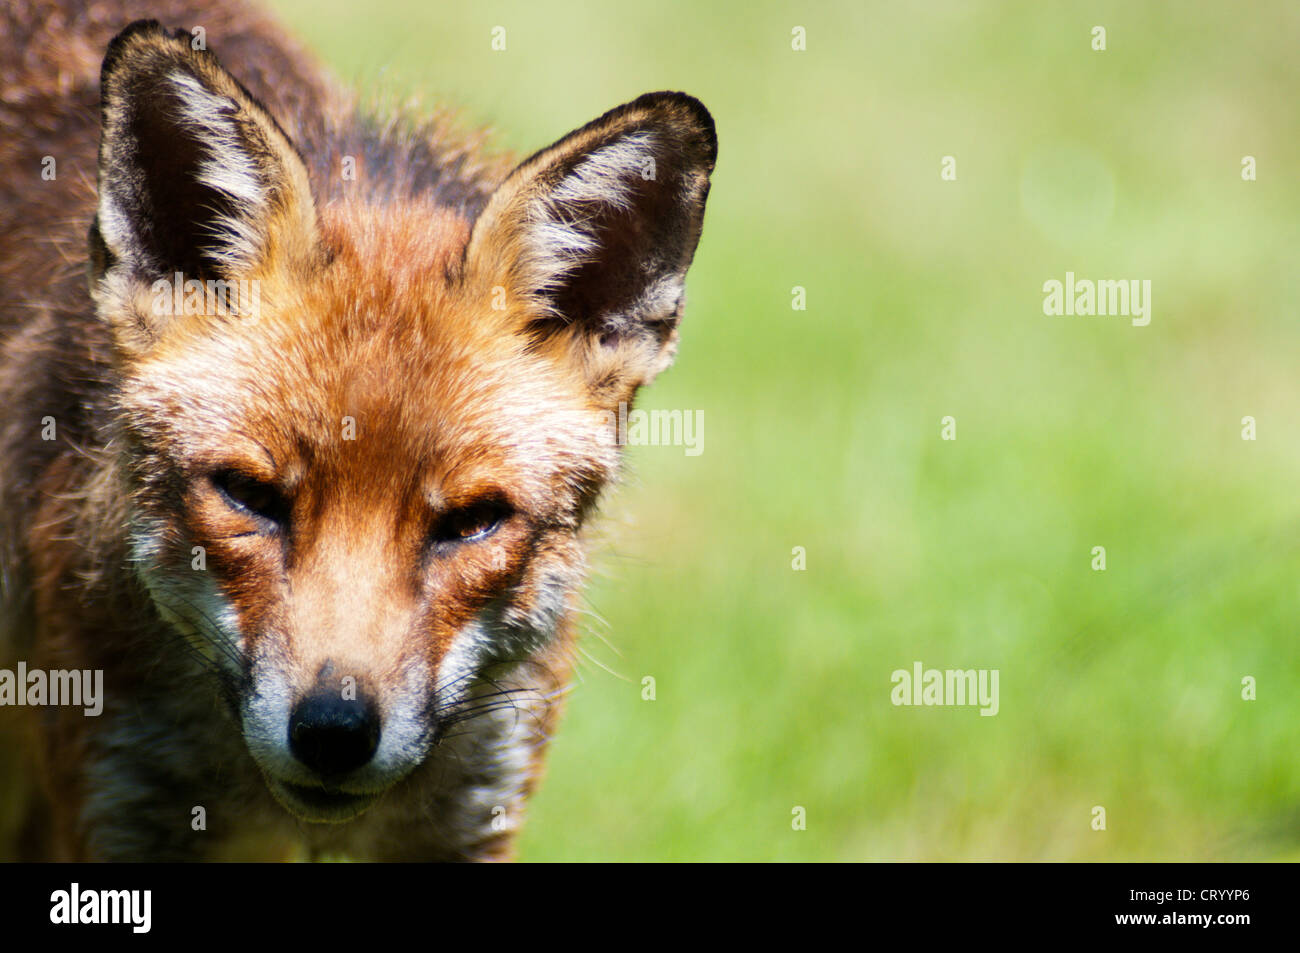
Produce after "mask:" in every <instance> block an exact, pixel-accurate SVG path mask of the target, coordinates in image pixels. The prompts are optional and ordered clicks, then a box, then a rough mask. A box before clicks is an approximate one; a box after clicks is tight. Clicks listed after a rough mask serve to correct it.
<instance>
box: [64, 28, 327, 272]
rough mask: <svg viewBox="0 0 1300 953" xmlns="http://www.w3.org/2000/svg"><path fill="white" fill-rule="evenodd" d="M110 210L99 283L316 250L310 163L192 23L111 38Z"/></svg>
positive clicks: (257, 264)
mask: <svg viewBox="0 0 1300 953" xmlns="http://www.w3.org/2000/svg"><path fill="white" fill-rule="evenodd" d="M100 108H101V139H100V146H99V208H98V212H97V214H96V217H95V223H94V225H93V226H92V227H91V232H90V252H91V280H92V287H93V285H94V284H95V283H97V282H98V280H99V279H100V278H102V277H104V275H105V274H106V273H110V272H117V273H119V274H121V275H122V276H123V277H126V278H128V279H134V280H143V281H152V280H154V279H158V278H171V277H172V275H173V274H174V273H176V272H181V273H183V274H184V275H185V276H186V277H187V278H200V279H204V278H233V277H236V276H241V275H246V274H249V273H250V272H253V271H255V270H258V269H261V268H266V267H268V266H273V265H278V264H280V263H281V262H280V261H278V260H272V259H273V256H274V258H275V259H283V260H284V261H292V260H293V259H295V258H302V257H304V256H310V255H311V254H312V253H313V252H314V250H315V248H316V245H317V229H316V212H315V206H314V204H313V202H312V196H311V187H310V184H309V182H308V179H307V170H306V168H305V167H304V166H303V163H302V160H301V158H299V156H298V153H297V152H296V151H295V149H294V147H293V144H292V143H291V142H290V141H289V138H288V136H286V135H285V133H284V131H283V130H282V129H281V128H280V127H279V125H278V124H277V123H276V121H275V120H274V119H273V118H272V117H271V116H270V114H269V113H267V111H266V110H265V109H264V108H263V107H262V106H261V104H260V103H258V102H257V100H256V99H254V98H253V96H252V95H251V94H250V93H249V92H248V91H247V90H246V89H244V88H243V86H241V85H240V84H239V82H238V81H236V80H235V78H234V77H232V76H231V75H230V74H229V73H228V72H226V70H225V69H224V68H223V67H222V66H221V65H220V63H218V62H217V59H216V57H215V56H213V55H212V54H211V53H209V52H208V51H207V50H206V49H195V48H194V44H193V42H192V38H191V36H190V34H189V33H187V32H185V31H184V30H177V31H176V32H174V33H171V32H168V31H166V30H164V29H163V28H162V27H161V26H159V25H158V23H157V22H156V21H153V20H141V21H137V22H136V23H133V24H131V25H130V26H128V27H127V28H126V29H125V30H123V31H122V32H121V33H119V34H118V35H117V36H116V37H114V38H113V40H112V42H111V43H109V46H108V52H107V53H106V55H105V57H104V66H103V71H102V73H101V76H100Z"/></svg>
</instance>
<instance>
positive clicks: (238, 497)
mask: <svg viewBox="0 0 1300 953" xmlns="http://www.w3.org/2000/svg"><path fill="white" fill-rule="evenodd" d="M212 485H213V486H215V487H216V488H217V491H218V492H219V493H220V494H221V495H222V496H223V497H224V498H225V500H226V502H227V503H228V504H230V506H231V507H232V508H233V509H236V510H240V511H242V512H245V513H249V514H251V515H253V516H256V517H259V518H261V519H264V520H268V521H269V522H272V523H275V524H276V525H283V524H284V523H286V522H287V521H288V518H289V502H288V500H286V499H285V498H284V495H283V494H282V493H281V492H280V491H279V490H277V489H276V488H275V487H274V486H272V485H271V484H270V483H266V482H265V481H263V480H258V479H256V478H255V477H250V476H247V475H246V474H243V473H240V472H239V471H237V470H221V471H218V472H217V473H214V474H213V475H212Z"/></svg>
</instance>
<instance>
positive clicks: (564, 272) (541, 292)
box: [466, 92, 718, 399]
mask: <svg viewBox="0 0 1300 953" xmlns="http://www.w3.org/2000/svg"><path fill="white" fill-rule="evenodd" d="M717 155H718V140H717V136H716V134H715V133H714V128H713V118H712V117H711V116H710V115H709V113H708V110H706V109H705V108H704V106H703V105H701V104H700V102H699V101H698V100H696V99H693V98H692V97H690V96H687V95H685V94H684V93H668V92H664V93H647V94H646V95H644V96H642V97H640V98H639V99H636V100H634V101H633V102H630V103H628V104H626V105H624V106H620V107H618V108H617V109H614V110H612V111H611V112H608V113H606V114H605V115H603V116H601V117H600V118H599V119H597V120H595V121H594V122H591V123H589V124H588V125H586V126H583V127H582V128H581V129H579V130H577V131H576V132H573V133H571V134H570V135H568V136H566V137H564V138H563V139H561V140H560V141H559V142H557V143H556V144H555V145H553V146H551V147H550V148H549V149H544V150H543V151H541V152H539V153H537V154H536V155H534V156H533V157H532V158H530V159H528V160H526V161H525V162H524V163H523V164H521V165H520V166H519V167H518V168H517V169H515V171H514V172H513V173H511V174H510V176H509V177H508V178H507V179H506V181H505V182H504V183H503V184H502V186H501V187H500V189H498V191H497V192H496V194H495V195H494V196H493V197H492V199H491V200H490V201H489V203H488V205H487V208H486V209H485V210H484V212H483V214H482V215H481V216H480V217H479V219H478V221H477V222H476V223H475V225H474V230H473V233H472V235H471V237H470V243H469V247H468V249H467V252H466V268H467V272H468V273H469V274H470V275H471V276H473V277H474V278H475V279H476V281H475V283H476V284H477V285H478V286H479V287H482V288H485V289H486V288H487V287H495V288H498V289H504V291H505V292H506V293H507V294H508V295H509V296H510V297H512V298H514V299H515V300H516V302H517V303H518V306H519V307H520V308H521V309H522V312H523V314H524V318H523V321H524V324H525V327H524V328H523V329H522V330H523V331H524V332H525V333H527V334H529V335H530V336H531V337H532V338H533V340H534V341H536V342H537V343H538V344H539V345H547V344H549V345H554V346H558V347H560V348H561V349H564V350H566V351H569V352H570V356H571V357H574V358H576V359H577V360H578V361H580V362H581V365H582V367H583V369H584V371H585V372H586V374H587V375H588V378H589V379H590V380H591V382H592V384H593V386H595V387H598V388H599V389H600V390H602V391H608V392H609V393H608V396H611V397H613V396H614V394H615V393H616V392H624V391H627V390H628V389H629V388H636V387H638V386H640V385H641V384H644V383H647V382H648V381H649V380H650V379H652V378H653V377H654V376H655V374H657V373H658V372H659V371H660V370H662V369H663V368H664V367H666V366H667V365H668V364H669V363H670V362H671V361H672V357H673V353H674V351H675V349H676V343H677V324H678V321H679V319H680V318H681V314H682V294H683V285H684V282H685V278H686V269H687V268H688V267H689V266H690V264H691V259H692V258H693V257H694V255H695V246H696V245H697V243H698V242H699V239H700V228H701V226H702V224H703V220H704V203H705V199H706V198H707V197H708V194H709V175H710V173H711V172H712V171H713V166H714V163H715V161H716V160H717ZM498 293H499V292H498ZM511 310H512V311H514V310H515V309H511ZM516 313H517V312H516ZM575 352H576V353H575ZM616 399H622V398H621V397H619V398H616Z"/></svg>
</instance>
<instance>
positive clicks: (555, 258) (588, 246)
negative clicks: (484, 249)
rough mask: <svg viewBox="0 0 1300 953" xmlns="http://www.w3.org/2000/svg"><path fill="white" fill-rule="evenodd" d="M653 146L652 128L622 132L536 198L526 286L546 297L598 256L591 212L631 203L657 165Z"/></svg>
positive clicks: (524, 267)
mask: <svg viewBox="0 0 1300 953" xmlns="http://www.w3.org/2000/svg"><path fill="white" fill-rule="evenodd" d="M654 147H655V141H654V137H653V136H651V134H650V133H648V132H638V133H635V134H632V135H628V136H624V137H623V138H621V139H618V140H617V141H615V142H612V143H610V144H609V145H605V146H601V147H600V148H599V149H596V150H594V151H593V152H592V153H591V154H590V155H588V156H587V157H585V158H584V159H583V160H582V161H581V162H579V163H578V164H577V165H576V166H575V167H574V168H573V170H572V171H570V172H569V174H568V175H566V176H565V177H564V178H563V179H562V180H561V181H560V182H559V183H558V184H557V185H555V186H554V187H553V188H551V189H550V190H548V191H547V192H545V193H543V194H542V195H539V196H536V197H534V198H533V199H532V201H531V203H530V205H529V208H528V212H527V215H526V218H525V226H524V233H523V243H524V247H523V254H522V256H521V261H520V270H521V272H522V277H523V279H524V281H525V282H526V283H527V285H528V287H530V288H532V289H534V290H536V291H537V292H538V293H540V294H542V295H545V294H546V293H547V292H548V291H550V290H553V289H554V288H555V287H557V286H558V285H559V284H561V283H562V282H563V281H564V279H565V278H566V277H568V276H569V274H570V273H572V272H573V271H574V270H575V269H576V268H578V267H579V266H580V265H582V264H584V263H585V262H588V261H591V260H592V259H593V258H596V257H598V256H599V254H600V251H601V248H600V238H599V236H598V235H597V234H596V229H595V225H594V223H593V221H592V213H593V212H596V211H599V210H600V209H601V208H602V207H604V208H606V209H609V208H613V209H619V210H622V209H626V208H628V207H629V205H630V203H631V198H632V189H633V185H634V183H635V182H637V181H638V180H640V179H642V177H643V171H644V170H646V169H653V168H654V162H655V148H654Z"/></svg>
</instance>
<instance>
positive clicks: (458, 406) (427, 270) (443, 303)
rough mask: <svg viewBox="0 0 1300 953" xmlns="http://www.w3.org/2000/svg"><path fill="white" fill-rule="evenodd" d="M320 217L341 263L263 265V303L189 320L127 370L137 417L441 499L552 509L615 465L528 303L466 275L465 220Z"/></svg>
mask: <svg viewBox="0 0 1300 953" xmlns="http://www.w3.org/2000/svg"><path fill="white" fill-rule="evenodd" d="M320 219H321V226H322V228H321V235H322V246H323V248H324V249H326V251H327V255H326V257H325V258H324V260H322V261H320V262H319V264H317V265H315V266H314V267H312V268H310V269H298V270H285V269H281V270H278V271H263V272H258V273H255V274H254V275H253V277H252V279H251V280H252V281H256V282H259V286H258V289H259V298H260V306H259V308H258V309H257V312H256V313H255V314H253V315H250V316H248V317H238V318H235V317H208V316H199V317H198V318H197V319H196V320H193V321H186V322H182V323H179V324H178V325H177V327H175V328H174V330H173V332H172V333H169V334H168V335H166V336H165V337H164V338H163V339H162V340H161V341H160V342H159V346H157V347H156V348H154V349H153V350H152V351H151V352H150V353H149V354H147V355H143V356H141V357H140V359H139V360H138V361H136V362H134V364H133V366H132V367H130V368H129V369H128V372H127V378H128V379H127V381H126V383H125V385H124V386H123V388H122V390H121V395H122V396H121V401H122V404H123V407H124V409H125V410H126V411H127V413H126V418H127V419H128V420H130V422H131V424H132V426H133V427H134V428H135V429H137V430H138V431H140V432H143V433H144V434H146V435H147V436H149V437H151V438H152V441H151V443H152V444H153V445H154V446H155V447H156V448H157V449H159V450H160V451H162V452H164V453H167V454H169V455H171V456H174V457H176V458H178V459H177V462H178V463H179V464H181V465H182V466H185V465H190V466H194V467H196V468H203V467H210V466H221V465H228V464H229V463H231V462H232V460H236V461H242V462H243V463H244V465H245V466H248V467H249V468H251V469H254V470H259V471H261V472H262V474H263V475H264V476H266V477H267V478H271V477H274V478H277V479H287V480H290V481H292V480H296V479H301V478H304V477H306V476H307V472H308V471H312V472H313V474H314V475H315V476H316V477H317V478H319V479H321V480H324V481H328V482H330V483H331V484H333V485H335V486H336V487H337V488H338V489H340V490H344V491H346V490H347V489H348V488H350V487H356V488H357V489H361V490H364V491H366V492H377V491H381V490H385V489H386V490H390V491H407V490H410V489H412V487H411V481H412V479H413V476H414V477H415V478H417V479H418V480H420V481H421V485H420V486H418V487H416V488H415V489H417V490H418V491H419V492H422V493H424V494H426V495H428V496H430V497H432V502H434V503H435V504H436V503H438V502H439V501H441V500H444V499H447V500H452V501H454V500H455V499H456V498H457V497H465V496H471V495H473V493H474V492H475V491H476V490H478V489H486V488H488V487H493V488H503V487H504V488H506V489H508V490H509V492H510V494H511V496H512V500H513V502H514V503H515V504H516V505H519V506H522V507H529V506H535V507H538V508H543V507H547V506H548V504H553V503H554V502H555V499H554V498H555V496H556V491H557V489H559V490H564V489H572V490H575V491H577V490H582V489H584V488H589V487H594V486H598V485H599V484H600V483H603V482H604V481H605V480H607V479H609V477H610V476H612V474H613V472H614V470H615V468H616V467H617V455H616V450H617V448H616V446H615V443H614V430H613V427H611V426H607V422H606V420H605V418H606V416H607V415H606V414H604V413H603V412H602V411H601V409H600V408H599V407H598V406H596V405H595V404H594V403H593V400H592V396H591V393H590V390H589V389H588V388H587V387H586V386H585V384H584V382H583V380H582V378H581V376H580V375H579V374H578V373H577V372H575V371H574V370H572V369H571V367H570V366H569V365H568V364H566V363H565V362H564V361H560V360H553V359H551V358H550V357H548V355H547V354H546V352H545V351H543V350H539V349H537V348H536V347H535V346H534V343H533V342H532V341H531V340H530V339H529V338H528V337H527V335H526V334H521V333H519V332H518V330H517V329H518V328H519V327H520V325H521V321H520V316H519V311H520V309H523V308H525V307H526V303H525V302H522V301H519V300H516V299H512V298H510V297H509V296H508V295H507V293H506V291H505V288H504V287H503V286H494V285H492V284H490V283H485V282H483V281H475V282H467V281H466V280H465V272H464V268H463V255H464V252H465V246H466V242H467V240H468V237H469V228H470V225H469V223H468V222H467V221H466V220H465V219H464V218H463V217H461V216H459V215H457V214H455V213H454V212H451V211H448V210H446V209H440V208H434V207H429V206H424V207H422V206H420V205H413V206H401V207H394V206H385V207H368V206H365V205H362V204H359V203H340V204H336V205H331V206H326V207H325V208H323V209H322V210H321V212H320Z"/></svg>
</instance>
